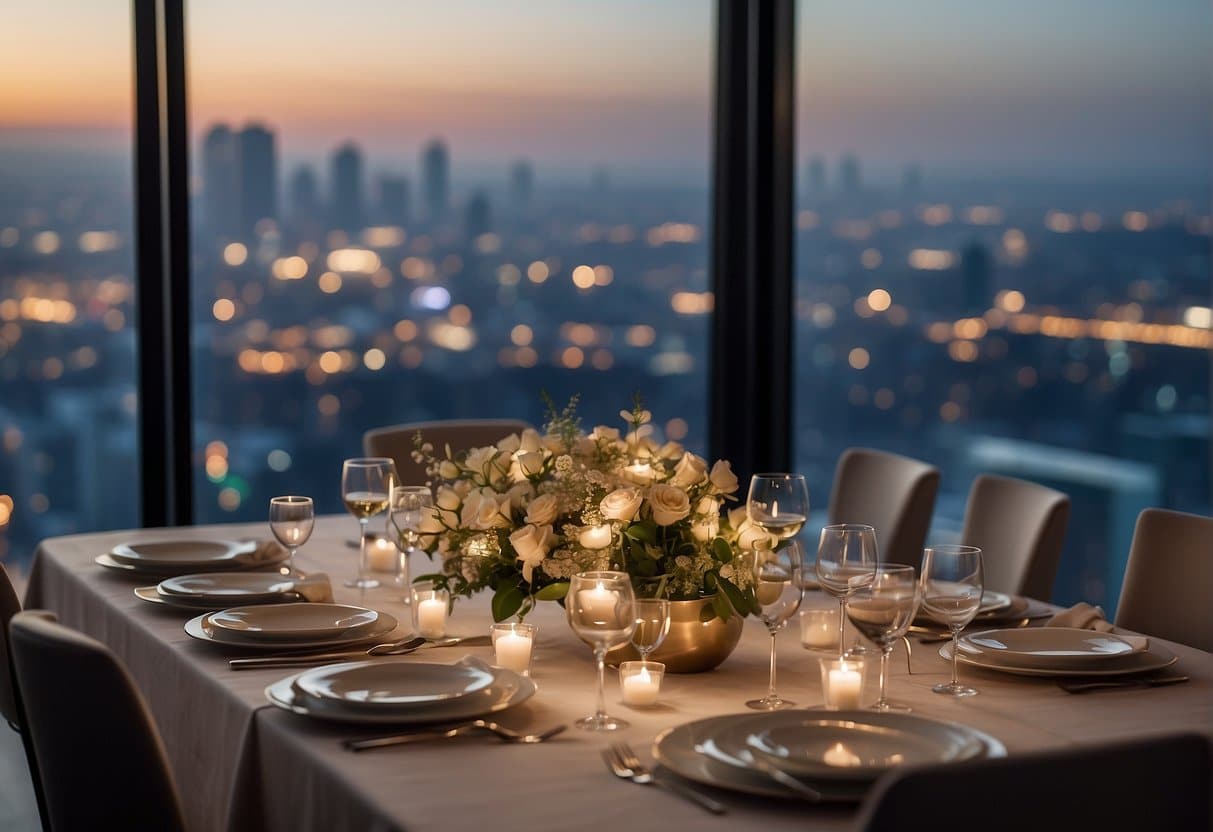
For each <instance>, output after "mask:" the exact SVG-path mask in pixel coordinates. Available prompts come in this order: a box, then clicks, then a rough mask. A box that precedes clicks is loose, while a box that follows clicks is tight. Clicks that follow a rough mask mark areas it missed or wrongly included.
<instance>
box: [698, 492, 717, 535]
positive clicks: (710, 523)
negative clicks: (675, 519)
mask: <svg viewBox="0 0 1213 832" xmlns="http://www.w3.org/2000/svg"><path fill="white" fill-rule="evenodd" d="M691 534H692V535H693V536H694V537H695V539H696V540H699V541H702V542H705V543H706V542H707V541H709V540H711V539H712V538H714V537H716V535H718V534H720V501H719V500H717V499H716V498H715V497H702V498H700V500H699V502H698V503H696V504H695V519H694V520H693V521H692V522H691Z"/></svg>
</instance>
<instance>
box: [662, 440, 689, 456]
mask: <svg viewBox="0 0 1213 832" xmlns="http://www.w3.org/2000/svg"><path fill="white" fill-rule="evenodd" d="M685 453H686V448H684V447H682V445H680V444H679V443H677V442H666V443H665V444H664V445H662V446H661V447H660V448H658V449H657V457H658V458H659V459H678V457H680V456H682V455H683V454H685Z"/></svg>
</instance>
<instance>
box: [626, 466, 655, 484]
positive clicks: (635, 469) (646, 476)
mask: <svg viewBox="0 0 1213 832" xmlns="http://www.w3.org/2000/svg"><path fill="white" fill-rule="evenodd" d="M623 472H624V474H626V475H627V476H628V478H629V479H631V480H632V481H633V482H635V483H639V484H641V485H643V484H644V483H647V482H650V481H652V479H653V476H654V474H653V466H652V465H649V464H648V463H647V462H633V463H632V464H631V465H629V466H628V467H626V468H624V469H623Z"/></svg>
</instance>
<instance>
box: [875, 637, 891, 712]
mask: <svg viewBox="0 0 1213 832" xmlns="http://www.w3.org/2000/svg"><path fill="white" fill-rule="evenodd" d="M892 652H893V645H892V644H891V643H890V644H888V645H882V646H881V648H880V701H879V702H877V703H876V707H878V708H883V707H885V706H886V705H888V704H889V694H888V690H889V655H890V654H891V653H892Z"/></svg>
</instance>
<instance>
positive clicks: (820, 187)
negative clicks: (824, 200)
mask: <svg viewBox="0 0 1213 832" xmlns="http://www.w3.org/2000/svg"><path fill="white" fill-rule="evenodd" d="M805 184H806V185H807V186H808V191H809V195H810V196H821V195H822V194H823V193H825V190H826V160H825V159H823V158H822V157H820V156H813V157H812V158H811V159H809V169H808V173H807V175H806V176H805Z"/></svg>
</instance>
